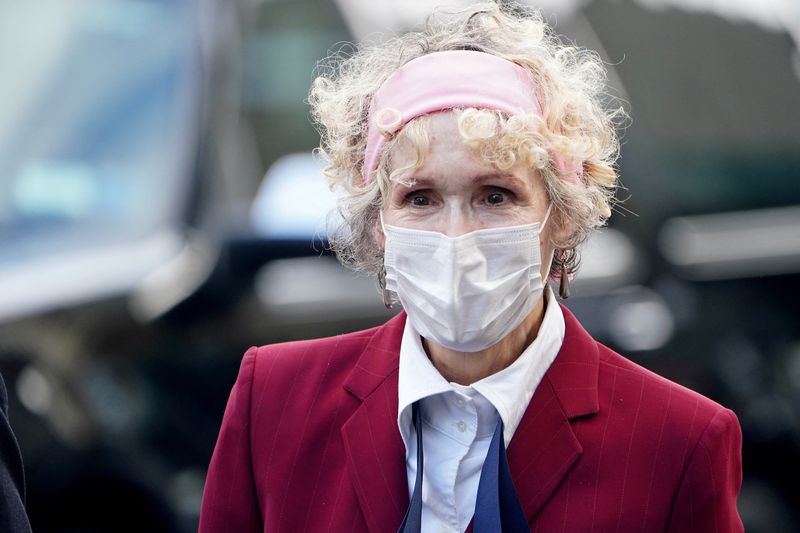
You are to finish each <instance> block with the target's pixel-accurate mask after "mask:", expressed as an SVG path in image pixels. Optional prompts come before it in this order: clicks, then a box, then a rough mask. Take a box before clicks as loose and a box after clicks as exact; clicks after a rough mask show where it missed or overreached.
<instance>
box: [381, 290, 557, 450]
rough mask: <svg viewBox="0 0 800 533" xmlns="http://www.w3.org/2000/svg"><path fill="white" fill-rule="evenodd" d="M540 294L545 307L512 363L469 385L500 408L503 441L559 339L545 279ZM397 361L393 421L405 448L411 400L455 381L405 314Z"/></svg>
mask: <svg viewBox="0 0 800 533" xmlns="http://www.w3.org/2000/svg"><path fill="white" fill-rule="evenodd" d="M544 298H545V304H546V305H545V313H544V317H543V319H542V324H541V326H540V327H539V332H538V334H537V335H536V338H535V339H534V340H533V342H532V343H531V344H529V345H528V347H527V348H525V350H524V351H523V352H522V354H520V356H519V357H518V358H517V359H516V361H514V362H513V363H512V364H511V365H509V366H508V367H506V368H504V369H503V370H501V371H500V372H497V373H495V374H492V375H491V376H487V377H485V378H483V379H481V380H480V381H476V382H475V383H473V384H472V385H471V386H470V387H472V388H473V389H474V390H476V391H478V392H479V393H480V394H481V395H482V396H483V397H484V398H486V399H487V400H489V402H491V404H492V405H493V406H494V408H495V409H496V410H497V412H498V413H499V414H500V417H501V418H502V420H503V427H504V430H503V437H504V440H505V443H506V446H508V444H509V442H510V441H511V437H512V436H513V435H514V432H515V431H516V429H517V426H519V423H520V421H521V420H522V415H523V414H524V413H525V410H526V409H527V407H528V404H529V403H530V401H531V398H532V397H533V393H534V391H535V390H536V387H537V386H538V385H539V383H540V382H541V380H542V378H543V377H544V374H545V372H546V371H547V369H548V368H549V367H550V365H551V364H552V362H553V360H554V359H555V358H556V355H558V351H559V350H560V348H561V344H562V342H563V341H564V329H565V328H564V315H563V313H562V312H561V307H560V306H559V305H558V302H557V301H556V299H555V296H554V295H553V292H552V289H551V288H550V286H549V285H548V286H546V287H545V290H544ZM399 365H400V366H399V376H398V413H397V425H398V428H399V429H400V435H401V436H402V438H403V442H404V443H405V444H406V450H408V443H409V440H410V436H411V405H412V404H413V403H414V402H416V401H418V400H421V399H423V398H426V397H428V396H433V395H436V394H441V393H443V392H448V391H454V390H456V387H455V386H454V384H451V383H449V382H448V381H447V380H446V379H445V378H444V377H442V375H441V374H440V373H439V371H438V370H436V368H435V367H434V366H433V363H431V361H430V359H428V356H427V354H426V353H425V349H424V348H423V346H422V340H421V338H420V336H419V333H417V332H416V331H415V330H414V327H413V326H412V325H411V321H410V320H406V325H405V329H404V330H403V338H402V341H401V343H400V363H399Z"/></svg>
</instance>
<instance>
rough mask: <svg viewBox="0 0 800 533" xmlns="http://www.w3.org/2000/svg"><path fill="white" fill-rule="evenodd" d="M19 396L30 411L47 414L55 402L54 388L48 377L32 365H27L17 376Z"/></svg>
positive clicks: (42, 414)
mask: <svg viewBox="0 0 800 533" xmlns="http://www.w3.org/2000/svg"><path fill="white" fill-rule="evenodd" d="M17 396H19V400H20V402H22V405H24V406H25V407H26V408H27V409H28V410H29V411H30V412H32V413H35V414H37V415H40V416H45V415H47V414H48V413H49V412H50V407H51V406H52V404H53V390H52V388H51V387H50V383H48V381H47V378H45V377H44V375H43V374H42V373H41V372H39V370H37V369H36V368H34V367H32V366H30V365H29V366H26V367H25V368H23V369H22V371H21V372H20V373H19V376H18V377H17Z"/></svg>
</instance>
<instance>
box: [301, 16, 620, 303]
mask: <svg viewBox="0 0 800 533" xmlns="http://www.w3.org/2000/svg"><path fill="white" fill-rule="evenodd" d="M446 50H475V51H481V52H485V53H489V54H494V55H496V56H499V57H502V58H505V59H507V60H509V61H512V62H514V63H516V64H518V65H520V66H522V67H524V68H525V69H527V70H528V71H529V72H530V73H531V75H532V76H533V79H534V81H535V82H536V84H537V86H538V88H539V92H538V98H539V100H540V103H541V107H542V116H541V117H538V116H536V117H531V116H516V115H515V116H506V115H504V114H503V113H502V112H499V111H496V110H489V109H474V108H467V109H454V110H453V111H454V112H455V114H456V117H457V120H458V129H459V132H460V134H461V136H462V138H463V140H464V142H465V144H466V145H467V146H468V147H469V148H470V149H471V150H473V151H474V153H475V154H476V155H477V156H479V157H481V158H483V159H484V160H486V161H488V162H490V163H492V164H494V165H495V166H496V167H497V168H498V169H500V170H507V169H510V168H511V167H513V166H515V165H517V164H524V165H527V166H528V167H529V168H532V169H536V170H537V171H538V172H539V174H540V175H541V177H542V181H543V183H544V186H545V189H546V191H547V193H548V195H549V197H550V199H551V201H552V203H553V212H552V214H551V217H552V220H553V223H554V224H555V226H556V227H557V228H560V229H562V230H563V231H554V232H551V239H552V244H553V245H554V247H555V248H556V254H555V257H554V258H553V263H552V265H551V270H550V274H551V277H553V278H555V279H558V278H559V277H560V275H561V274H562V272H564V271H566V272H567V273H568V274H570V275H571V274H572V273H574V272H575V271H576V270H577V268H578V263H579V260H578V257H579V256H578V254H577V248H578V246H579V245H580V244H581V243H582V242H583V241H585V239H586V237H587V236H588V235H589V233H590V232H591V231H592V230H593V229H594V228H597V227H600V226H602V225H604V224H605V223H606V221H607V220H608V218H609V217H610V216H611V208H612V205H613V202H614V193H615V190H616V187H617V172H616V170H615V168H614V164H615V162H616V160H617V157H618V152H619V139H618V136H617V127H618V126H619V125H620V124H621V121H622V120H624V119H625V118H626V117H627V115H626V114H625V112H624V111H623V109H622V108H621V107H620V106H619V105H617V100H616V99H615V98H613V97H611V96H610V95H609V94H608V93H607V92H606V90H605V85H606V72H605V67H604V65H603V63H602V61H601V59H600V58H599V56H598V55H597V54H596V53H594V52H592V51H589V50H585V49H581V48H578V47H575V46H572V45H567V44H564V43H563V42H561V40H559V38H558V37H557V36H556V35H555V34H554V32H553V31H552V29H551V28H550V27H549V26H548V25H547V24H546V23H545V22H544V21H543V20H542V17H541V15H540V14H539V13H538V12H536V11H526V10H524V9H522V8H521V7H520V6H510V7H509V6H507V5H506V6H505V7H500V6H498V5H497V4H495V3H481V4H476V5H473V6H471V7H469V8H466V9H464V10H458V11H445V10H436V11H434V12H433V14H431V15H430V16H429V17H428V19H427V21H426V24H425V26H424V28H423V29H422V30H421V31H415V32H409V33H406V34H404V35H400V36H397V37H394V38H392V39H389V40H388V41H385V42H384V43H382V44H378V45H364V46H362V47H360V48H358V49H357V50H356V51H355V52H354V53H352V54H349V55H345V54H343V53H341V52H340V53H338V54H332V55H331V56H330V57H329V58H328V59H327V61H324V62H322V63H321V65H320V68H321V72H322V73H321V75H320V76H318V77H317V78H316V79H315V80H314V82H313V84H312V87H311V91H310V94H309V103H310V106H311V113H312V118H313V119H314V121H315V123H316V124H317V125H318V127H319V131H320V136H321V144H320V152H321V153H322V155H323V157H324V158H325V159H326V160H327V166H326V167H325V175H326V177H327V179H328V181H329V184H330V186H331V189H333V190H334V191H339V193H340V195H341V197H340V201H339V209H338V212H339V215H341V218H340V220H341V224H340V226H339V227H338V228H335V229H333V230H332V231H331V232H330V239H331V246H332V248H333V250H334V251H335V252H336V254H337V256H338V257H339V260H340V261H341V262H342V263H343V264H344V265H346V266H349V267H351V268H353V269H356V270H361V271H366V272H370V273H373V274H376V275H378V279H379V282H380V285H381V287H382V288H383V287H384V282H383V273H384V271H383V252H382V251H381V249H380V247H379V246H378V244H377V242H376V241H375V224H376V218H377V216H378V213H379V211H380V209H381V208H382V206H383V202H384V199H385V198H387V197H388V192H389V189H390V187H391V183H392V182H393V181H396V180H398V179H402V176H403V174H405V172H406V171H407V170H409V167H406V168H392V161H391V159H392V158H391V154H392V149H393V148H394V146H395V145H396V144H397V143H398V142H401V140H403V139H405V140H406V141H410V142H411V143H412V146H414V147H415V149H416V153H417V161H416V162H415V163H414V164H413V165H412V166H413V167H415V168H419V167H421V166H422V164H423V162H424V159H425V154H426V153H427V148H428V126H427V124H428V119H427V117H426V116H424V115H423V116H421V117H418V118H416V119H413V120H411V121H409V122H408V123H407V124H406V125H405V126H404V127H403V128H402V129H401V130H400V131H399V132H398V133H397V135H395V136H394V137H393V138H392V139H391V140H389V141H388V142H387V143H386V144H385V145H384V147H383V150H382V153H381V158H380V162H379V164H378V168H377V170H376V172H375V179H374V180H369V181H368V180H365V176H364V175H363V174H362V172H363V171H364V170H365V169H363V165H364V158H365V149H366V141H367V127H368V122H367V121H368V120H369V111H370V104H371V102H372V98H373V96H374V95H375V92H376V91H377V90H378V88H379V87H380V86H381V85H382V84H383V82H384V81H385V80H386V79H387V78H388V77H389V76H390V75H391V74H392V73H393V72H394V71H395V70H397V69H398V68H399V67H401V66H402V65H404V64H406V63H408V62H409V61H411V60H412V59H415V58H417V57H420V56H422V55H425V54H429V53H433V52H440V51H446ZM552 155H558V156H560V157H561V158H562V159H563V160H565V161H582V162H583V165H582V169H581V170H579V180H578V182H577V183H576V182H575V180H570V179H565V177H564V176H561V175H560V174H559V170H558V169H557V168H556V166H555V165H554V164H553V160H552V157H551V156H552Z"/></svg>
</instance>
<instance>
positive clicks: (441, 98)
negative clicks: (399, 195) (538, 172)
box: [363, 50, 582, 184]
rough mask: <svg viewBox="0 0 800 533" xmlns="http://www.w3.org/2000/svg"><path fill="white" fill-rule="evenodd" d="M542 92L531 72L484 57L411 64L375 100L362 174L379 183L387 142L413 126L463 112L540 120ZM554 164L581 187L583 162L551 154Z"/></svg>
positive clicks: (438, 57)
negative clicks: (524, 115)
mask: <svg viewBox="0 0 800 533" xmlns="http://www.w3.org/2000/svg"><path fill="white" fill-rule="evenodd" d="M537 89H538V88H537V86H536V84H535V83H534V82H533V79H532V78H531V75H530V73H529V72H528V71H527V70H525V69H524V68H522V67H521V66H519V65H517V64H516V63H513V62H511V61H508V60H506V59H503V58H501V57H498V56H495V55H492V54H487V53H484V52H476V51H472V50H451V51H446V52H434V53H432V54H427V55H424V56H421V57H418V58H416V59H412V60H411V61H409V62H408V63H406V64H405V65H403V66H402V67H400V68H399V69H397V70H396V71H395V72H394V73H393V74H392V75H391V76H389V78H387V79H386V81H384V82H383V85H381V87H380V88H379V89H378V91H377V92H376V93H375V96H374V98H373V99H372V106H371V107H370V114H369V126H368V130H367V150H366V157H365V160H364V168H363V175H364V179H365V181H366V183H370V182H371V181H372V180H373V179H374V173H375V169H377V168H378V162H379V160H380V155H381V150H382V149H383V146H384V144H385V143H386V140H387V138H391V136H392V135H394V134H395V133H397V132H398V131H399V130H400V128H402V127H403V126H405V125H406V124H407V123H408V122H409V121H411V120H413V119H415V118H417V117H419V116H420V115H425V114H428V113H435V112H437V111H444V110H447V109H454V108H464V107H475V108H478V109H497V110H499V111H503V112H504V113H507V114H509V115H517V114H522V113H531V112H532V113H536V114H537V115H539V116H541V114H542V107H541V104H540V103H539V100H538V99H537V97H536V93H537ZM551 158H552V160H553V164H554V165H555V167H556V169H557V170H558V171H559V172H560V173H561V174H562V175H564V176H565V177H566V178H567V179H569V180H570V181H572V182H574V183H576V184H577V183H580V178H579V174H580V170H581V168H582V164H581V163H580V162H569V163H568V162H566V161H564V160H563V159H561V158H560V157H558V156H555V155H553V154H552V153H551Z"/></svg>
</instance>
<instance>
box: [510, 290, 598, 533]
mask: <svg viewBox="0 0 800 533" xmlns="http://www.w3.org/2000/svg"><path fill="white" fill-rule="evenodd" d="M561 310H562V311H563V313H564V325H565V328H566V329H565V336H564V342H563V344H562V345H561V350H560V351H559V353H558V355H557V356H556V359H555V361H553V364H552V365H550V368H549V369H548V370H547V372H546V373H545V376H544V379H542V382H541V383H540V384H539V387H537V389H536V392H534V394H533V398H532V399H531V403H530V404H529V405H528V409H527V410H526V411H525V415H524V416H523V417H522V421H521V422H520V425H519V427H518V428H517V431H516V432H515V433H514V437H513V438H512V439H511V443H510V444H509V446H508V462H509V467H510V469H511V476H512V478H513V480H514V486H515V487H516V489H517V494H518V496H519V498H520V503H521V504H522V507H523V510H524V511H525V515H526V517H527V518H528V522H529V523H530V522H532V521H533V519H534V517H535V516H536V514H537V513H538V512H539V510H541V508H542V506H543V505H544V503H545V502H546V501H547V500H548V498H549V497H550V495H551V494H552V493H553V491H555V489H556V488H557V487H558V485H559V484H560V483H561V480H562V479H563V478H564V476H566V475H567V473H568V472H569V470H570V468H572V465H573V464H574V463H575V462H576V461H577V460H578V458H579V457H580V456H581V454H582V453H583V448H582V447H581V444H580V442H579V441H578V438H577V437H576V435H575V432H574V431H573V429H572V426H571V424H570V420H571V419H574V418H577V417H580V416H587V415H591V414H594V413H597V411H598V410H599V402H598V394H597V380H598V368H599V356H598V348H597V343H596V342H595V340H594V339H592V337H591V336H590V335H589V334H588V333H587V332H586V330H584V329H583V327H582V326H581V325H580V324H579V323H578V321H577V320H576V319H575V317H574V316H573V314H572V313H570V312H569V310H568V309H567V308H566V307H564V306H563V305H562V306H561Z"/></svg>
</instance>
